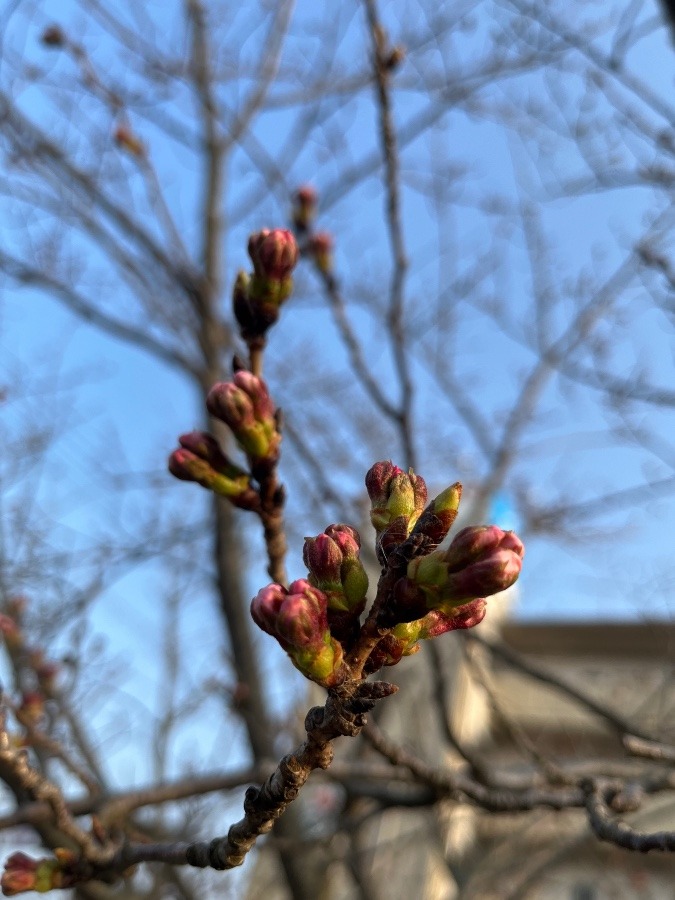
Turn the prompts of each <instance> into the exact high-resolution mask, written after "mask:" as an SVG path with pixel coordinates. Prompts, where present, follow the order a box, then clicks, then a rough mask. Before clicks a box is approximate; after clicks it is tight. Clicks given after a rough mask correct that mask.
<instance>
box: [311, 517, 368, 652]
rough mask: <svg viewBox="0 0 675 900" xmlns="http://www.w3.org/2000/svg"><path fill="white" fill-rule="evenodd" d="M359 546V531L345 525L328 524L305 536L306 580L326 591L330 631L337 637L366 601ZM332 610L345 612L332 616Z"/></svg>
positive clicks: (344, 632)
mask: <svg viewBox="0 0 675 900" xmlns="http://www.w3.org/2000/svg"><path fill="white" fill-rule="evenodd" d="M360 547H361V539H360V537H359V534H358V532H357V531H356V529H354V528H351V527H350V526H349V525H329V526H328V528H326V530H325V532H324V533H323V534H320V535H318V536H317V537H315V538H305V545H304V548H303V560H304V562H305V565H306V566H307V568H308V569H309V581H310V583H311V584H313V585H316V586H317V587H318V588H320V589H321V590H322V591H323V592H324V593H325V594H326V597H327V602H328V610H329V615H328V621H329V624H330V627H331V633H332V634H333V635H334V636H335V637H338V638H339V639H340V640H343V639H346V637H347V634H348V633H349V634H351V633H352V631H353V628H352V625H353V623H354V621H355V620H356V619H358V617H359V615H360V614H361V613H362V612H363V609H364V607H365V603H366V592H367V590H368V575H367V574H366V570H365V569H364V567H363V564H362V562H361V560H360V558H359V550H360ZM335 612H340V613H348V614H349V615H348V616H346V617H344V616H337V617H335V616H332V615H331V613H335ZM338 623H339V628H338V629H337V630H336V629H335V627H334V626H337V625H338Z"/></svg>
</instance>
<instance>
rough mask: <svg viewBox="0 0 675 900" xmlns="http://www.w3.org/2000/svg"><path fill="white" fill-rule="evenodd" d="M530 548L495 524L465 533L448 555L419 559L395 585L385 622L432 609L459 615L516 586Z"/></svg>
mask: <svg viewBox="0 0 675 900" xmlns="http://www.w3.org/2000/svg"><path fill="white" fill-rule="evenodd" d="M524 552H525V549H524V547H523V544H522V542H521V541H520V539H519V538H518V537H517V535H515V534H514V533H513V532H511V531H507V532H504V531H502V530H501V529H500V528H497V527H496V526H494V525H492V526H489V527H487V526H486V527H482V528H473V527H472V528H465V529H464V530H463V531H461V532H460V533H459V534H458V535H457V537H456V538H455V540H454V541H453V542H452V544H451V545H450V547H449V549H448V550H447V551H446V552H441V551H436V552H435V553H429V554H428V555H427V556H418V557H415V558H414V559H413V560H411V561H410V562H409V563H408V566H407V569H406V575H405V577H404V578H400V579H399V580H398V581H397V582H396V584H395V585H394V590H393V592H392V597H391V600H390V603H389V604H388V606H387V607H386V609H385V610H383V613H382V622H383V624H387V625H390V624H391V623H396V622H411V621H413V620H415V619H418V618H422V616H423V615H424V614H425V613H426V612H428V611H431V610H440V611H441V612H443V613H445V614H447V615H449V616H451V617H452V616H454V615H455V614H456V610H457V609H458V608H459V607H461V606H465V605H466V604H468V603H470V602H472V601H474V600H475V599H476V598H483V597H488V596H490V595H491V594H497V593H499V592H500V591H504V590H506V589H507V588H509V587H511V585H512V584H514V583H515V581H516V580H517V578H518V576H519V574H520V570H521V567H522V558H523V554H524Z"/></svg>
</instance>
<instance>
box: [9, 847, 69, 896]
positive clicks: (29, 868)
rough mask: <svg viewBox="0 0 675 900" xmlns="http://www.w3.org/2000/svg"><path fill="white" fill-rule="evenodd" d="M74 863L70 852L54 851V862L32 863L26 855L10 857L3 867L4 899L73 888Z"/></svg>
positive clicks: (48, 860)
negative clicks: (34, 892) (30, 892)
mask: <svg viewBox="0 0 675 900" xmlns="http://www.w3.org/2000/svg"><path fill="white" fill-rule="evenodd" d="M76 863H77V859H76V856H75V854H74V853H73V852H72V851H71V850H66V849H64V848H62V847H57V849H56V850H54V859H44V858H43V859H33V858H32V857H30V856H27V855H26V854H25V853H12V855H11V856H10V857H8V859H7V861H6V863H5V869H4V872H3V873H2V878H1V879H0V887H1V888H2V893H3V894H4V896H5V897H15V896H16V895H17V894H24V893H27V892H28V891H36V892H37V893H38V894H46V893H47V892H48V891H53V890H56V889H64V888H69V887H72V886H73V885H74V884H76V883H77V881H78V878H77V874H76Z"/></svg>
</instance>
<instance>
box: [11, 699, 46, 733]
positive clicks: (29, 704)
mask: <svg viewBox="0 0 675 900" xmlns="http://www.w3.org/2000/svg"><path fill="white" fill-rule="evenodd" d="M44 712H45V698H44V697H43V696H42V694H40V693H38V692H37V691H27V692H26V693H25V694H24V695H23V697H22V698H21V705H20V706H19V707H18V708H17V710H16V718H17V719H18V721H19V722H20V723H21V724H22V725H25V726H26V728H35V727H36V726H37V725H39V724H40V721H41V719H42V717H43V716H44Z"/></svg>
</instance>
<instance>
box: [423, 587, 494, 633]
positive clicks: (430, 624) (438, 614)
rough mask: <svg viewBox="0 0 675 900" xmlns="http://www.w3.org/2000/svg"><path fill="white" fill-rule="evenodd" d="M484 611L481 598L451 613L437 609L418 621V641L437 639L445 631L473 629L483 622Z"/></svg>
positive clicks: (485, 606)
mask: <svg viewBox="0 0 675 900" xmlns="http://www.w3.org/2000/svg"><path fill="white" fill-rule="evenodd" d="M486 609H487V603H486V601H485V600H484V599H483V598H482V597H477V598H476V599H475V600H472V601H471V603H467V604H466V605H465V606H460V607H459V609H456V610H453V611H452V612H451V613H444V612H442V611H441V610H439V609H434V610H432V611H431V612H430V613H428V614H427V615H426V616H425V617H424V618H423V619H421V620H420V622H419V625H420V632H419V639H420V640H426V639H428V638H434V637H438V635H440V634H445V633H446V632H447V631H457V630H458V629H464V628H473V627H474V626H475V625H479V624H480V623H481V622H482V621H483V619H484V618H485V612H486ZM411 624H414V623H411Z"/></svg>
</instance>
